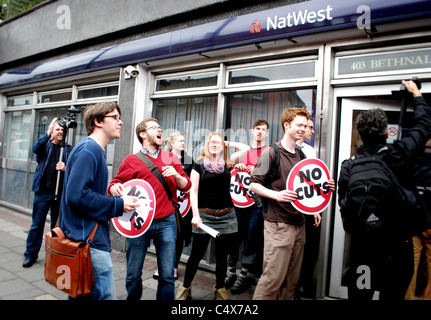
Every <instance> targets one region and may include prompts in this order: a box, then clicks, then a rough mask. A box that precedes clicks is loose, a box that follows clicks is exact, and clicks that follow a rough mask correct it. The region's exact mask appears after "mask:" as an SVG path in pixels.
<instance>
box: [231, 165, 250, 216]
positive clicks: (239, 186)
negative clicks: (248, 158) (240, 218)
mask: <svg viewBox="0 0 431 320" xmlns="http://www.w3.org/2000/svg"><path fill="white" fill-rule="evenodd" d="M230 196H231V198H232V202H233V204H234V205H235V206H237V207H239V208H247V207H250V206H252V205H253V204H254V197H253V196H254V193H253V192H252V191H250V175H249V174H248V173H247V172H245V171H238V170H236V169H234V170H232V172H231V174H230Z"/></svg>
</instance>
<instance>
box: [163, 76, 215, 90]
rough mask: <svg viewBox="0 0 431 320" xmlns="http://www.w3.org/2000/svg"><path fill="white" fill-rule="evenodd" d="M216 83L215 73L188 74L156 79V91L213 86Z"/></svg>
mask: <svg viewBox="0 0 431 320" xmlns="http://www.w3.org/2000/svg"><path fill="white" fill-rule="evenodd" d="M216 85H217V73H216V72H212V73H202V74H190V75H186V76H178V77H174V78H164V79H158V80H157V81H156V91H167V90H178V89H190V88H202V87H214V86H216Z"/></svg>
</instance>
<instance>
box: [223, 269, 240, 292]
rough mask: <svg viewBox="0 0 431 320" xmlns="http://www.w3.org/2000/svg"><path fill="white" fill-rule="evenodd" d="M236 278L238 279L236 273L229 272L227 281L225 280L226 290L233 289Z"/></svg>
mask: <svg viewBox="0 0 431 320" xmlns="http://www.w3.org/2000/svg"><path fill="white" fill-rule="evenodd" d="M236 278H237V275H236V273H229V272H228V274H227V276H226V279H225V280H224V287H225V288H226V289H229V288H230V287H232V286H233V284H234V283H235V281H236Z"/></svg>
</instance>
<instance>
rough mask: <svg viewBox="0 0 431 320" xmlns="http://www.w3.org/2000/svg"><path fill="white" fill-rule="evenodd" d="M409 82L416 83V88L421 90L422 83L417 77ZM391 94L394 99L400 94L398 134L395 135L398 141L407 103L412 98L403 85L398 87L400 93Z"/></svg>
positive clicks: (393, 92)
mask: <svg viewBox="0 0 431 320" xmlns="http://www.w3.org/2000/svg"><path fill="white" fill-rule="evenodd" d="M411 81H413V82H414V83H416V86H417V87H418V89H419V90H420V89H421V88H422V82H421V81H420V80H419V78H418V77H413V78H411ZM392 94H394V95H395V97H398V96H399V95H400V94H401V110H400V120H399V122H398V133H397V140H399V139H400V138H401V134H402V130H403V128H404V118H405V114H406V111H407V105H408V103H409V101H411V100H412V99H413V96H412V94H411V93H410V92H409V91H408V90H407V88H406V87H405V86H404V85H403V84H402V85H401V87H400V91H392Z"/></svg>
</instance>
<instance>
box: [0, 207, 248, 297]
mask: <svg viewBox="0 0 431 320" xmlns="http://www.w3.org/2000/svg"><path fill="white" fill-rule="evenodd" d="M30 226H31V216H30V215H29V214H26V213H22V212H17V211H14V210H12V209H9V208H7V207H4V206H0V300H67V295H66V294H65V293H63V292H61V291H60V290H58V289H57V288H55V287H54V286H51V285H50V284H48V283H47V282H46V281H45V278H44V264H45V245H44V243H45V241H43V244H42V248H41V250H40V252H39V258H38V260H37V261H36V262H35V263H34V264H33V266H32V267H30V268H23V266H22V263H23V261H24V251H25V244H26V239H27V233H28V230H29V229H30ZM48 231H49V224H48V223H46V225H45V233H46V232H48ZM45 233H44V234H45ZM111 258H112V262H113V266H114V280H115V286H116V292H117V299H118V300H125V299H126V296H127V291H126V288H125V277H126V254H125V252H121V251H116V250H113V251H112V253H111ZM156 267H157V264H156V258H155V255H154V254H152V253H150V252H148V253H147V256H146V259H145V263H144V267H143V275H142V284H143V293H142V298H141V300H156V290H157V280H154V279H153V272H154V270H155V269H156ZM178 269H179V270H178V280H177V281H176V282H175V284H176V288H177V287H178V286H179V285H180V284H182V281H183V278H184V271H185V264H184V263H180V266H179V268H178ZM214 284H215V274H214V272H211V271H207V270H204V269H199V270H198V272H197V274H196V276H195V278H194V280H193V282H192V297H193V300H212V287H213V286H214ZM254 288H255V287H254V286H251V287H249V289H248V290H247V291H246V292H244V293H242V294H240V295H232V294H231V293H229V295H230V300H251V298H252V296H253V292H254Z"/></svg>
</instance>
